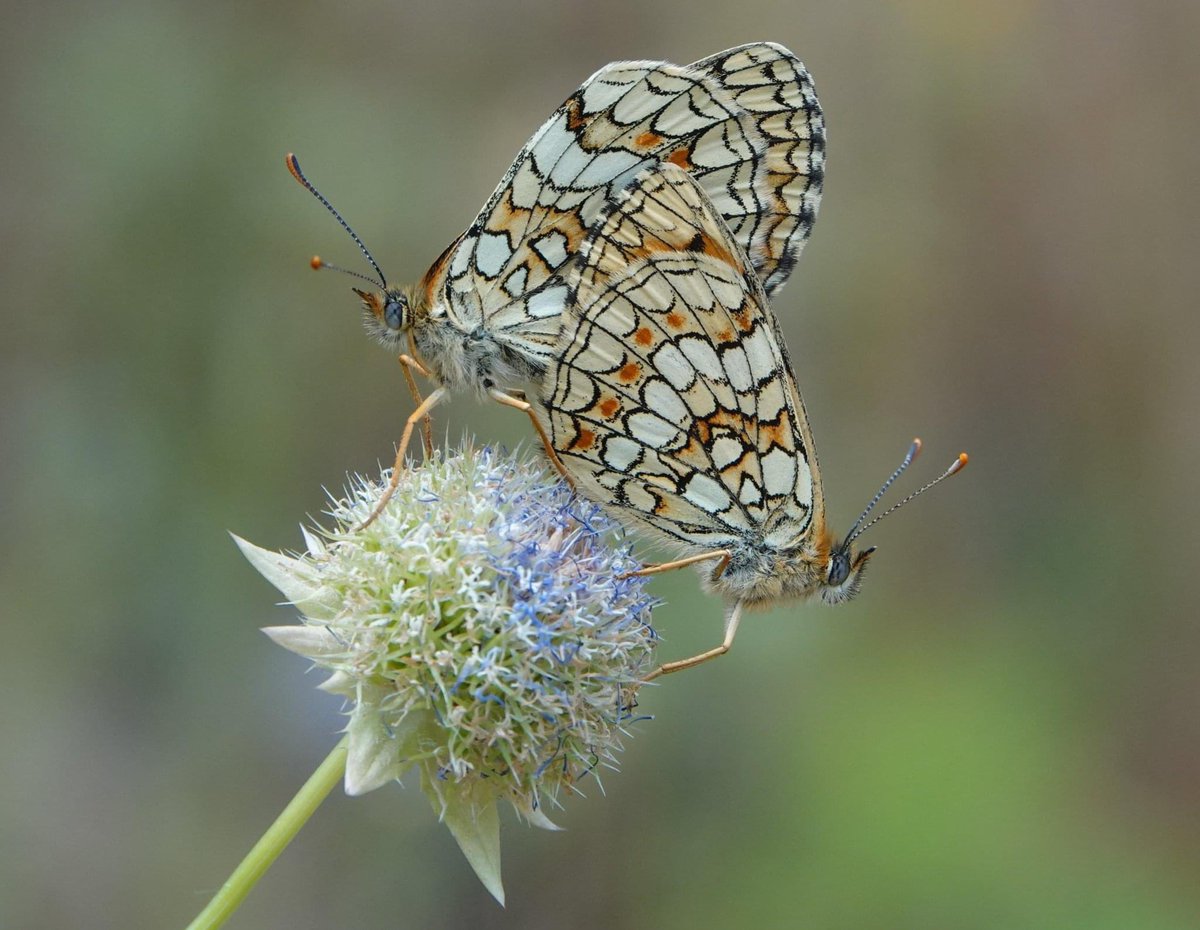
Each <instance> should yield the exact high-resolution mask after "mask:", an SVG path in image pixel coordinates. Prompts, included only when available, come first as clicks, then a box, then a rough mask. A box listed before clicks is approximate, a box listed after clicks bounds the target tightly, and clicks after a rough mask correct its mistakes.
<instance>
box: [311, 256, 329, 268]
mask: <svg viewBox="0 0 1200 930" xmlns="http://www.w3.org/2000/svg"><path fill="white" fill-rule="evenodd" d="M308 264H309V267H310V268H312V270H313V271H320V270H321V269H322V268H324V267H325V263H324V262H323V261H321V256H320V255H314V256H313V257H312V258H310V259H309V260H308Z"/></svg>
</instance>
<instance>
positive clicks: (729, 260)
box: [687, 232, 746, 274]
mask: <svg viewBox="0 0 1200 930" xmlns="http://www.w3.org/2000/svg"><path fill="white" fill-rule="evenodd" d="M687 247H688V251H691V252H703V253H704V254H705V255H711V256H712V257H713V258H715V259H718V260H719V261H722V262H724V263H725V264H726V265H729V266H730V267H732V268H736V269H737V270H738V271H739V272H740V273H742V274H745V272H746V269H745V268H743V267H742V263H741V262H740V261H738V258H737V256H736V255H734V254H733V253H732V252H730V251H729V249H727V248H726V247H725V245H724V243H721V242H718V241H717V240H716V239H714V238H713V237H712V236H710V235H708V234H707V233H703V232H698V233H696V235H694V236H693V237H692V241H691V242H689V243H688V245H687Z"/></svg>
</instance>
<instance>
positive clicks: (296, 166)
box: [284, 152, 387, 291]
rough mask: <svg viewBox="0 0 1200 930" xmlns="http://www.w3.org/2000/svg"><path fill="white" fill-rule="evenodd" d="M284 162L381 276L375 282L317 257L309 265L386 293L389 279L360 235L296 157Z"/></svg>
mask: <svg viewBox="0 0 1200 930" xmlns="http://www.w3.org/2000/svg"><path fill="white" fill-rule="evenodd" d="M284 161H285V162H286V163H287V169H288V171H289V172H291V175H292V177H293V178H295V179H296V180H297V181H299V182H300V184H301V185H302V186H303V187H305V188H307V189H308V192H309V193H310V194H312V195H313V196H314V197H316V198H317V200H319V201H321V203H322V204H324V205H325V209H326V210H328V211H329V212H330V213H332V214H333V217H334V219H336V220H337V221H338V222H339V223H341V224H342V229H344V230H346V232H348V233H349V234H350V238H351V239H353V240H354V242H355V244H356V245H357V246H358V247H359V249H360V250H361V251H362V253H363V255H365V256H366V257H367V261H369V262H370V263H371V267H372V268H374V269H375V273H376V274H377V275H379V280H378V281H374V280H372V279H371V278H368V277H367V276H366V275H361V274H359V273H358V272H356V271H346V269H345V268H338V267H336V266H334V265H328V264H326V263H325V262H323V261H321V259H320V258H319V257H317V256H313V259H312V261H311V262H310V263H309V264H311V265H312V266H313V268H316V269H319V268H331V269H333V270H335V271H345V272H346V274H351V275H354V276H355V277H358V278H362V279H363V280H364V281H370V282H371V283H372V284H377V285H379V287H381V288H382V289H383V290H385V291H386V290H387V278H385V277H384V274H383V271H382V270H381V269H380V267H379V264H378V263H377V262H376V261H375V258H374V256H372V255H371V252H370V250H369V249H368V248H367V247H366V246H365V245H363V241H362V240H361V239H359V238H358V233H356V232H355V231H354V230H353V229H351V228H350V224H349V223H347V222H346V221H345V220H344V219H342V215H341V214H340V213H338V212H337V210H335V209H334V208H333V204H331V203H330V202H329V201H328V200H326V199H325V197H324V195H322V193H321V192H320V191H319V190H317V189H316V188H315V187H313V186H312V184H311V182H310V181H309V180H308V178H306V177H305V176H304V172H303V171H301V170H300V162H299V161H298V160H297V159H296V156H295V155H293V154H292V153H291V152H288V154H287V157H286V158H285V159H284Z"/></svg>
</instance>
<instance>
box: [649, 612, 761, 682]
mask: <svg viewBox="0 0 1200 930" xmlns="http://www.w3.org/2000/svg"><path fill="white" fill-rule="evenodd" d="M741 621H742V602H741V601H738V602H737V603H736V604H734V605H733V609H732V610H731V611H730V612H729V616H728V617H727V618H726V620H725V639H724V641H723V642H722V643H721V645H719V646H714V647H713V648H712V649H709V650H708V651H707V652H702V653H700V654H699V655H695V656H692V657H691V658H690V659H680V660H679V661H678V662H666V663H664V664H662V665H660V666H659V667H658V668H656V669H655V670H654V671H652V672H651V673H650V674H649V675H647V676H646V677H645V678H643V679H642V680H643V681H653V680H654V679H655V678H658V677H660V676H662V675H670V674H671V672H681V671H683V670H684V669H685V668H694V667H695V666H697V665H700V664H701V663H702V662H707V661H708V660H709V659H715V658H716V657H717V656H723V655H725V653H727V652H728V651H729V648H730V647H731V646H732V645H733V638H734V637H735V636H736V635H737V629H738V624H739V623H741Z"/></svg>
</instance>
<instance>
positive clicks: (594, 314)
mask: <svg viewBox="0 0 1200 930" xmlns="http://www.w3.org/2000/svg"><path fill="white" fill-rule="evenodd" d="M571 283H572V299H571V305H570V306H569V307H568V309H567V310H566V312H565V314H564V319H563V328H562V332H561V335H560V340H559V345H558V358H557V359H556V360H555V362H554V363H553V364H552V365H551V366H550V368H549V369H548V371H547V375H546V383H545V385H544V387H543V397H544V398H545V399H546V400H545V404H546V410H547V415H548V420H549V427H550V434H551V439H552V443H553V445H554V448H555V450H556V451H557V453H558V455H559V457H560V458H561V459H562V461H563V463H564V464H565V465H566V467H567V468H568V469H569V470H570V471H571V472H572V473H573V474H576V475H577V476H578V477H579V478H580V479H581V480H582V481H583V482H584V484H585V485H588V486H589V488H590V490H592V491H593V493H595V494H596V495H597V497H598V498H599V499H600V500H609V501H612V502H614V503H615V504H616V505H617V506H618V507H621V508H622V509H623V511H624V512H625V513H627V514H628V515H630V516H631V517H632V518H633V519H634V520H635V521H637V522H639V523H642V524H645V525H648V526H649V527H650V528H652V529H655V530H658V531H659V532H661V533H664V534H666V535H668V536H670V537H672V538H674V539H676V540H678V541H681V542H684V543H687V544H691V545H695V546H701V547H704V548H722V547H725V546H727V545H730V544H731V543H732V541H733V540H735V539H744V538H746V537H748V536H749V537H754V538H761V539H763V540H764V541H766V542H769V543H771V544H772V545H777V546H780V547H787V546H792V545H796V544H798V542H799V541H800V540H801V539H802V538H803V536H804V534H805V532H806V531H807V530H808V527H809V525H810V523H811V521H812V519H813V512H814V500H816V501H817V505H816V506H817V507H818V508H819V506H820V504H819V501H820V489H819V487H818V479H817V475H816V472H815V467H812V468H810V464H809V457H808V452H807V445H808V444H807V443H806V442H805V439H804V436H805V434H806V433H807V422H806V421H805V420H804V412H803V407H802V405H801V402H800V399H799V395H798V393H797V391H796V387H795V384H794V381H793V379H792V376H791V372H790V369H789V367H788V364H787V358H786V355H785V352H784V350H783V347H782V343H781V341H780V338H779V334H778V331H777V327H776V326H775V322H774V319H773V318H772V317H771V315H770V311H769V310H768V309H767V305H766V300H765V296H764V294H763V291H762V287H761V285H760V284H759V282H758V279H757V277H756V276H755V274H754V272H753V270H751V269H750V268H749V267H748V259H747V256H746V254H745V252H744V251H743V250H742V248H741V246H740V245H739V244H738V243H737V242H735V241H734V240H733V238H732V235H731V233H730V232H729V229H728V227H727V226H726V225H725V223H724V221H723V220H722V219H721V217H720V216H719V215H718V213H717V212H716V208H715V207H714V206H713V205H712V204H711V202H710V201H709V199H708V198H707V196H706V195H705V193H704V191H703V190H702V189H701V188H700V186H699V185H698V183H697V181H696V180H695V179H693V178H692V177H690V176H689V175H688V174H687V173H686V172H685V171H682V170H679V169H677V168H675V167H674V166H672V165H664V166H661V167H659V168H656V169H650V170H647V171H646V172H644V173H643V174H642V175H640V176H639V177H638V178H637V179H636V180H635V181H634V182H633V183H632V184H631V185H630V186H629V187H628V188H626V189H625V191H624V192H623V193H622V195H621V196H620V198H619V199H618V200H617V201H616V202H615V203H614V204H613V205H611V206H610V208H609V209H608V211H607V212H606V214H604V215H603V216H602V217H601V218H600V219H599V220H598V222H597V224H596V226H595V227H594V229H593V230H592V232H591V234H590V235H589V237H588V239H587V241H586V242H585V243H584V245H583V251H582V254H581V260H580V264H579V267H578V268H577V269H575V270H574V271H573V272H572V276H571Z"/></svg>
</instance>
